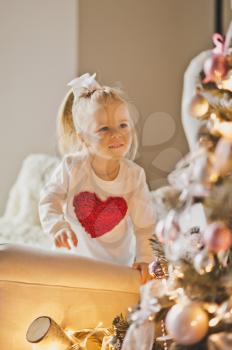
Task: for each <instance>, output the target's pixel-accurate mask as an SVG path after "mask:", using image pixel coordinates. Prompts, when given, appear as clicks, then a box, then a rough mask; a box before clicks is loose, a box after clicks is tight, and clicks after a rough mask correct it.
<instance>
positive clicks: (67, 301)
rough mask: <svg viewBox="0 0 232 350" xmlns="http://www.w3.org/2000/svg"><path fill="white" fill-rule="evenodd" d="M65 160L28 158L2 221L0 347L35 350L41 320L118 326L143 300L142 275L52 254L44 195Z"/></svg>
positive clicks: (62, 251) (64, 252) (58, 251)
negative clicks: (31, 333) (32, 340)
mask: <svg viewBox="0 0 232 350" xmlns="http://www.w3.org/2000/svg"><path fill="white" fill-rule="evenodd" d="M58 162H59V159H58V158H56V157H51V156H47V155H40V154H34V155H30V156H29V157H27V158H26V159H25V160H24V162H23V165H22V168H21V171H20V173H19V176H18V178H17V180H16V182H15V184H14V186H13V187H12V190H11V191H10V195H9V199H8V202H7V205H6V210H5V213H4V216H3V217H2V218H0V347H1V349H4V350H5V349H7V350H27V349H28V350H29V349H33V348H32V344H29V343H28V342H27V341H26V338H25V337H26V331H27V329H28V327H29V325H30V324H31V322H32V321H33V320H34V319H36V318H37V317H39V316H49V317H51V318H52V319H54V321H56V323H58V324H59V325H60V326H61V327H62V328H68V329H74V330H78V329H82V328H94V327H96V326H97V324H98V323H99V322H100V321H102V322H103V327H110V326H112V321H113V319H114V317H116V316H117V315H119V314H120V313H123V314H124V315H125V314H126V312H127V308H128V307H129V306H131V305H134V304H137V303H138V299H139V285H140V282H139V281H140V278H139V272H138V271H136V270H133V269H132V268H129V267H125V266H120V265H116V264H110V263H105V262H100V261H95V260H90V259H85V258H80V257H78V256H76V255H75V254H73V253H70V251H68V250H67V249H65V248H63V249H56V250H52V249H51V248H52V245H53V241H52V239H51V237H49V236H48V235H46V234H44V232H43V231H42V228H41V226H40V222H39V217H38V200H39V192H40V189H41V188H42V186H43V185H44V183H45V182H46V181H47V179H48V177H49V176H50V175H51V172H52V171H53V169H54V168H55V166H56V165H57V164H58ZM48 350H50V349H48Z"/></svg>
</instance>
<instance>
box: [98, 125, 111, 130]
mask: <svg viewBox="0 0 232 350" xmlns="http://www.w3.org/2000/svg"><path fill="white" fill-rule="evenodd" d="M108 129H109V128H108V127H107V126H104V127H103V128H101V129H99V130H98V131H107V130H108Z"/></svg>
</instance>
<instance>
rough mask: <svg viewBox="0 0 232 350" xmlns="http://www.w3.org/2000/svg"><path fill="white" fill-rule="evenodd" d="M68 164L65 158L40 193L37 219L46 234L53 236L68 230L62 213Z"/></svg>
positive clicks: (67, 182) (67, 159) (67, 180)
mask: <svg viewBox="0 0 232 350" xmlns="http://www.w3.org/2000/svg"><path fill="white" fill-rule="evenodd" d="M69 164H70V158H68V156H65V157H64V158H63V160H62V161H61V162H60V164H59V165H58V166H57V167H56V168H55V170H54V172H53V173H52V175H51V177H50V179H49V181H48V182H47V183H46V184H45V186H44V187H43V188H42V190H41V192H40V200H39V217H40V222H41V225H42V228H43V230H44V232H45V233H47V234H53V235H55V234H56V233H57V232H58V231H59V230H61V229H63V228H70V225H69V224H68V222H67V221H66V220H65V218H64V212H63V206H64V203H65V200H66V198H67V192H68V184H69V173H70V168H69V167H70V165H69Z"/></svg>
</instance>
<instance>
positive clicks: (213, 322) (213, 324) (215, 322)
mask: <svg viewBox="0 0 232 350" xmlns="http://www.w3.org/2000/svg"><path fill="white" fill-rule="evenodd" d="M219 321H220V318H219V317H214V318H212V319H211V320H210V321H209V326H210V327H214V326H216V325H217V324H218V322H219Z"/></svg>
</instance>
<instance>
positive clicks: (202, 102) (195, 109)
mask: <svg viewBox="0 0 232 350" xmlns="http://www.w3.org/2000/svg"><path fill="white" fill-rule="evenodd" d="M208 109H209V103H208V101H207V100H206V99H205V98H204V97H203V96H201V95H200V94H197V95H195V96H194V97H193V99H192V101H191V102H190V105H189V113H190V115H191V116H192V117H194V118H202V117H204V116H205V114H206V113H207V112H208Z"/></svg>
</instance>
